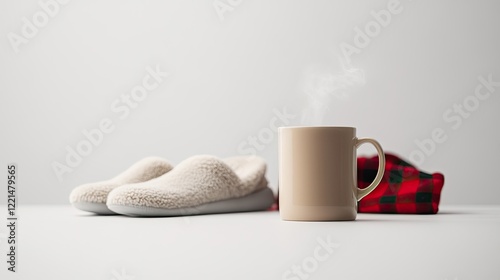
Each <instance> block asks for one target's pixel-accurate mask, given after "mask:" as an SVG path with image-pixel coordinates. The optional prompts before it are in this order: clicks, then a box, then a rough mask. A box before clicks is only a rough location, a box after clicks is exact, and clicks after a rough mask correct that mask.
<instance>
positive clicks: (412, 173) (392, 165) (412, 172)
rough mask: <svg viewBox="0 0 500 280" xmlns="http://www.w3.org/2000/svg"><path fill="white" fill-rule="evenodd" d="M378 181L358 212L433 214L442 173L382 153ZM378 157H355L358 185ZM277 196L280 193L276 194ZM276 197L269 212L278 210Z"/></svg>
mask: <svg viewBox="0 0 500 280" xmlns="http://www.w3.org/2000/svg"><path fill="white" fill-rule="evenodd" d="M385 161H386V164H385V172H384V176H383V178H382V181H381V182H380V184H379V185H378V186H377V187H376V188H375V190H373V191H372V192H371V193H370V194H368V195H367V196H365V197H364V198H363V199H361V201H360V202H359V203H358V212H359V213H393V214H436V213H437V212H438V209H439V200H440V198H441V190H442V189H443V185H444V176H443V174H441V173H434V174H428V173H425V172H422V171H420V170H418V169H417V168H416V167H414V166H412V165H411V164H409V163H407V162H406V161H404V160H402V159H401V158H399V157H397V156H395V155H393V154H388V153H386V154H385ZM377 169H378V156H374V157H371V158H366V157H359V158H358V186H359V187H360V188H366V187H367V186H368V185H369V184H370V183H371V182H373V179H374V178H375V175H376V174H377ZM278 195H279V193H278ZM278 203H279V199H277V200H276V204H275V205H273V207H271V209H270V210H271V211H273V210H279V204H278Z"/></svg>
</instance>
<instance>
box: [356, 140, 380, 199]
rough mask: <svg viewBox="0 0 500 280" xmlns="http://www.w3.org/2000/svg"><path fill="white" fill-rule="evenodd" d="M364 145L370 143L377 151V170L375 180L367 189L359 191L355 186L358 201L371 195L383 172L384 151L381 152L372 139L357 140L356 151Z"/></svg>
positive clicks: (375, 141) (378, 145)
mask: <svg viewBox="0 0 500 280" xmlns="http://www.w3.org/2000/svg"><path fill="white" fill-rule="evenodd" d="M365 143H370V144H372V145H373V146H374V147H375V149H377V154H378V170H377V175H376V176H375V180H373V182H372V183H371V184H370V185H369V186H368V187H366V188H364V189H360V188H358V186H356V188H357V189H358V195H357V199H358V201H360V200H361V199H362V198H363V197H365V196H367V195H368V194H369V193H371V192H372V191H373V190H374V189H375V188H376V187H377V186H378V184H379V183H380V181H382V177H383V176H384V170H385V156H384V150H382V147H381V146H380V144H379V143H378V142H377V140H375V139H372V138H359V139H357V140H356V149H357V148H359V146H361V145H363V144H365ZM354 160H356V159H354ZM356 181H357V180H356Z"/></svg>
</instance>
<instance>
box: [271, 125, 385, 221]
mask: <svg viewBox="0 0 500 280" xmlns="http://www.w3.org/2000/svg"><path fill="white" fill-rule="evenodd" d="M365 143H370V144H372V145H373V146H375V148H376V150H377V153H378V157H379V166H378V171H377V175H376V176H375V179H374V181H373V182H372V183H371V184H370V185H369V186H368V187H366V188H364V189H360V188H358V184H357V156H356V150H357V148H358V147H359V146H361V145H362V144H365ZM384 169H385V156H384V151H383V150H382V147H381V146H380V144H379V143H378V142H377V141H376V140H374V139H371V138H360V139H358V138H357V137H356V128H354V127H335V126H304V127H280V128H279V205H280V215H281V218H282V219H283V220H295V221H341V220H355V219H356V214H357V202H358V201H359V200H361V199H362V198H363V197H365V196H366V195H368V194H369V193H370V192H371V191H373V190H374V189H375V188H376V187H377V185H378V184H379V183H380V181H381V180H382V176H383V174H384Z"/></svg>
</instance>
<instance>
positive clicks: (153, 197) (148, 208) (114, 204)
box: [107, 156, 274, 216]
mask: <svg viewBox="0 0 500 280" xmlns="http://www.w3.org/2000/svg"><path fill="white" fill-rule="evenodd" d="M265 172H266V163H265V161H264V160H263V159H262V158H260V157H256V156H240V157H233V158H227V159H225V160H220V159H218V158H215V157H213V156H194V157H191V158H188V159H186V160H184V161H183V162H181V163H180V164H179V165H178V166H176V167H175V168H174V169H173V170H172V171H170V172H169V173H167V174H165V175H163V176H160V177H158V178H156V179H152V180H150V181H148V182H144V183H137V184H132V185H124V186H121V187H120V188H117V189H115V190H113V191H111V192H110V193H109V195H108V201H107V206H108V208H109V209H110V210H111V211H113V212H116V213H119V214H123V215H129V216H180V215H193V214H214V213H228V212H244V211H260V210H266V209H268V208H269V207H270V206H271V205H272V204H273V202H274V196H273V193H272V191H271V190H270V189H269V188H268V187H267V180H266V178H265Z"/></svg>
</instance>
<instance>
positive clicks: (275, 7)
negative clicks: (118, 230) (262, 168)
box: [0, 0, 500, 204]
mask: <svg viewBox="0 0 500 280" xmlns="http://www.w3.org/2000/svg"><path fill="white" fill-rule="evenodd" d="M42 1H43V0H42ZM234 2H235V3H236V2H237V1H234ZM223 3H227V2H226V1H223ZM387 3H388V1H367V0H364V1H347V0H346V1H242V2H241V3H236V4H235V5H234V6H233V7H232V10H230V11H227V12H225V13H223V15H222V16H223V20H222V17H221V16H219V15H218V13H217V11H216V10H215V8H214V6H213V2H212V1H181V0H178V1H145V0H144V1H121V0H120V1H119V0H115V1H72V2H69V3H68V4H66V5H61V6H60V11H59V12H58V13H57V14H55V15H54V17H51V18H50V19H49V21H48V23H47V24H46V25H45V26H43V27H41V28H39V30H38V32H37V33H36V35H35V36H34V37H33V38H29V39H27V43H25V44H21V45H20V46H19V52H17V53H16V52H15V51H14V48H13V46H12V44H11V42H10V40H9V34H11V33H15V34H17V35H19V36H22V28H23V25H24V22H23V17H26V18H28V19H29V20H30V21H33V20H32V17H33V15H34V14H35V13H37V12H38V11H43V10H42V8H41V7H40V6H39V4H38V1H1V3H0V36H1V37H0V38H2V39H1V40H0V131H1V132H0V133H1V137H0V167H1V166H3V168H5V169H6V165H7V164H8V163H11V162H15V163H17V164H18V168H19V178H20V179H19V183H20V187H19V199H20V201H21V203H26V204H32V203H50V204H60V203H68V195H69V193H70V191H71V190H72V188H74V187H76V186H77V185H79V184H82V183H87V182H92V181H96V180H102V179H106V178H110V177H112V176H114V175H116V174H117V173H119V172H121V171H122V170H124V169H125V168H127V167H128V166H129V165H131V164H132V163H134V162H135V161H137V160H139V159H141V158H142V157H145V156H149V155H157V156H162V157H164V158H166V159H168V160H170V161H171V162H172V163H174V164H177V163H179V162H180V161H182V160H183V159H185V158H187V157H189V156H191V155H195V154H213V155H216V156H219V157H226V156H232V155H238V154H241V150H240V151H239V150H238V146H239V145H244V144H242V143H244V142H245V141H247V138H248V137H249V136H258V135H259V133H262V131H268V129H269V123H270V121H272V120H273V118H275V114H274V113H273V111H274V110H278V111H282V110H283V108H285V107H286V108H287V109H286V110H287V112H289V113H291V114H294V115H295V116H296V117H295V119H294V120H292V121H291V122H290V125H292V124H293V125H302V124H316V125H349V126H356V127H357V128H358V136H370V137H374V138H376V139H378V140H379V141H380V143H381V144H382V146H383V147H384V148H385V150H386V151H388V152H393V153H397V154H399V155H401V156H403V157H404V158H406V159H408V158H409V157H410V154H411V153H412V151H414V150H416V149H418V147H417V145H416V143H415V141H416V140H422V139H424V138H429V137H430V136H431V133H432V131H433V130H434V129H436V128H442V129H443V131H444V132H445V133H446V135H447V138H446V141H445V142H444V143H439V144H437V145H436V147H435V151H433V152H431V153H430V154H429V155H426V156H425V158H424V160H423V163H421V162H420V163H419V167H421V168H422V169H423V170H426V171H430V172H435V171H439V172H442V173H443V174H444V175H445V178H446V183H445V186H444V190H443V196H442V203H443V204H469V203H470V204H498V203H499V202H500V198H499V197H500V188H498V185H497V181H498V178H497V174H498V170H499V167H500V166H499V163H498V162H499V161H498V158H500V148H499V147H498V145H499V141H498V140H500V139H499V138H500V132H499V125H498V121H499V120H500V111H499V110H498V109H499V108H500V107H499V105H500V87H497V88H496V92H494V93H492V94H491V96H490V97H489V98H488V99H487V100H484V101H480V103H479V107H478V108H477V109H476V110H475V111H473V112H472V113H471V114H470V116H469V117H468V118H466V119H463V122H462V123H461V125H460V127H458V128H457V129H453V124H454V122H447V121H445V120H444V119H443V114H444V113H445V112H446V111H447V110H449V109H453V106H454V104H461V103H463V101H464V99H465V98H467V97H468V96H472V95H473V94H474V90H475V88H476V86H477V85H478V84H479V82H478V77H479V76H483V77H487V76H488V75H489V74H491V75H492V77H493V80H494V81H500V52H499V50H500V35H499V34H500V33H499V27H500V17H498V12H499V11H500V2H498V1H409V0H402V1H401V2H400V6H401V7H402V11H401V12H400V13H399V14H393V15H392V17H391V20H390V22H389V23H388V25H387V26H386V27H382V28H381V29H380V31H379V32H377V33H376V35H374V36H373V37H372V38H371V39H370V41H369V43H368V44H367V45H366V46H364V47H362V48H359V50H360V51H359V53H356V54H353V55H352V56H351V57H350V58H351V63H350V64H349V63H348V64H347V66H346V64H345V61H344V68H343V66H342V61H343V60H342V59H339V58H342V57H344V58H345V56H343V53H342V52H341V49H340V45H341V44H342V43H343V42H344V43H347V44H350V45H353V46H356V45H355V41H354V39H355V37H356V34H357V33H356V30H355V28H356V27H358V28H360V29H362V30H363V29H364V28H365V27H366V26H367V24H369V23H370V22H372V21H374V18H373V16H372V15H371V14H370V12H371V11H375V12H378V11H380V10H382V9H387ZM228 5H229V4H228ZM156 65H160V69H162V70H163V71H168V72H169V73H171V76H170V77H169V78H167V79H166V80H165V81H164V82H163V83H162V84H161V85H160V86H159V87H158V88H157V89H156V90H154V91H152V92H151V93H150V94H149V95H148V96H147V98H145V99H144V101H142V102H141V103H140V104H139V105H138V106H137V108H136V109H134V110H133V111H132V112H131V113H130V115H129V116H128V117H127V118H125V119H123V120H122V119H120V118H119V115H118V114H116V113H114V112H113V111H112V110H111V104H112V103H113V102H114V101H115V100H117V99H118V100H119V98H120V96H121V95H122V94H130V91H131V89H132V88H133V87H134V86H136V85H140V84H141V81H142V78H143V77H144V76H145V75H146V74H147V72H146V70H145V69H146V67H148V66H151V67H155V66H156ZM346 67H347V68H348V69H349V70H351V71H348V72H345V71H344V70H343V69H346ZM345 73H350V74H353V75H354V77H355V79H354V80H352V79H351V80H349V79H348V78H349V77H350V76H346V75H345ZM315 75H316V76H315ZM318 77H319V79H320V80H321V77H323V78H324V77H326V81H327V87H329V86H332V85H339V87H340V89H337V90H333V89H331V90H327V92H326V93H325V92H316V93H315V94H317V96H319V97H320V105H321V106H320V107H321V108H320V114H319V115H318V117H317V118H312V119H311V118H308V115H305V117H306V120H303V119H302V117H303V112H304V111H305V112H306V113H307V112H310V107H308V104H309V103H308V102H307V98H306V93H307V92H308V91H307V90H305V89H304V88H305V86H306V85H310V84H311V83H312V84H314V83H315V81H317V80H315V79H317V78H318ZM346 77H347V78H346ZM311 79H312V80H311ZM346 79H348V81H347V82H345V80H346ZM356 79H357V80H356ZM328 81H330V82H331V81H334V82H335V81H337V82H338V83H337V84H335V83H328ZM342 81H343V82H342ZM309 93H310V91H309ZM322 106H324V107H322ZM322 109H325V110H324V113H323V114H321V110H322ZM104 118H109V119H111V120H112V121H113V123H114V125H115V130H114V131H113V132H112V133H109V134H106V135H105V136H104V139H103V141H102V143H101V144H100V145H98V146H97V147H94V148H93V151H92V152H91V153H90V154H89V155H88V156H86V157H84V158H83V160H82V161H81V163H80V164H79V165H78V166H77V167H75V168H74V170H73V172H71V173H66V174H64V175H63V180H62V181H59V180H58V179H57V176H56V175H55V173H54V171H53V167H52V164H53V163H54V162H59V163H62V164H64V163H65V157H66V153H67V152H66V146H69V147H72V148H73V149H74V148H75V147H76V146H77V144H78V143H79V142H80V141H82V140H84V139H85V138H84V136H83V134H82V130H84V129H87V130H90V129H94V128H97V127H98V124H99V122H100V121H101V120H102V119H104ZM277 124H278V125H282V124H283V123H280V122H278V123H277ZM271 137H272V138H273V139H272V141H270V142H269V143H265V144H263V147H260V148H261V149H260V150H258V151H257V154H258V155H261V156H262V157H264V158H265V159H266V160H267V161H268V164H269V166H268V177H269V179H270V182H271V183H272V185H273V187H274V189H276V185H277V177H278V175H277V174H278V165H277V135H276V134H274V135H272V136H271ZM373 153H374V150H372V149H369V148H363V150H362V151H361V154H373ZM4 172H6V171H4ZM0 198H2V203H4V201H5V191H2V192H1V196H0Z"/></svg>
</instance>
